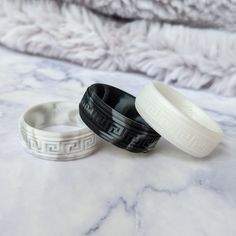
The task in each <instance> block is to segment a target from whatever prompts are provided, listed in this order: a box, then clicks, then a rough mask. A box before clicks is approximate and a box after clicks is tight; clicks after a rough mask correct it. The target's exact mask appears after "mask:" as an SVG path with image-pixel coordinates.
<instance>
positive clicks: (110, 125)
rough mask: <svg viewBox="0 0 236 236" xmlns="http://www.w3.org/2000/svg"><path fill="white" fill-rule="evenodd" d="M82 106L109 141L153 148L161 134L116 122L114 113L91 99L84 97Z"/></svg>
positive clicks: (140, 147) (139, 147)
mask: <svg viewBox="0 0 236 236" xmlns="http://www.w3.org/2000/svg"><path fill="white" fill-rule="evenodd" d="M80 107H81V109H82V111H83V113H84V114H85V115H86V116H89V119H90V120H91V121H92V123H93V124H96V128H97V129H99V130H100V131H103V136H107V138H108V139H109V141H112V140H113V141H114V142H117V141H120V142H122V144H123V145H125V146H129V147H131V148H137V149H147V150H150V149H152V148H153V147H154V146H155V145H156V143H157V141H158V139H159V138H160V136H159V135H158V134H156V135H155V134H148V133H147V132H145V131H142V130H138V129H137V130H135V129H132V128H131V127H129V126H128V125H127V124H125V123H124V122H121V121H120V122H119V123H118V122H115V121H114V119H112V117H111V116H112V114H111V115H110V116H109V114H108V113H107V112H105V111H104V110H103V109H101V108H99V107H98V106H97V105H96V104H95V103H94V102H93V101H92V100H91V99H89V98H88V97H86V94H85V96H84V97H83V99H82V101H81V103H80Z"/></svg>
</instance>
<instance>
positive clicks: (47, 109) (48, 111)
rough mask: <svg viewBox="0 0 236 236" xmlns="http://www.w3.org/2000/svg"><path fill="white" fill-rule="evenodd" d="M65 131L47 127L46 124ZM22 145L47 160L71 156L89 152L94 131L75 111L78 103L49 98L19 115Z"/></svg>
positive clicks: (93, 146) (72, 157) (70, 158)
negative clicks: (47, 101)
mask: <svg viewBox="0 0 236 236" xmlns="http://www.w3.org/2000/svg"><path fill="white" fill-rule="evenodd" d="M54 126H55V127H56V126H57V127H61V128H63V127H64V129H66V131H63V132H62V131H60V132H59V131H50V127H51V128H52V127H54ZM19 130H20V134H21V137H22V138H21V141H22V144H23V146H24V147H25V148H26V149H27V151H28V152H30V153H31V154H33V155H35V156H37V157H40V158H43V159H48V160H61V161H67V160H75V159H79V158H82V157H85V156H88V155H89V154H91V153H92V152H93V151H94V150H95V148H96V135H95V134H94V133H93V132H92V131H91V130H90V129H89V128H88V127H87V126H86V125H85V124H84V123H83V121H82V120H81V119H80V117H79V115H78V104H77V103H73V102H50V103H44V104H40V105H37V106H34V107H32V108H30V109H29V110H28V111H26V112H25V113H24V115H23V116H22V117H21V118H20V122H19Z"/></svg>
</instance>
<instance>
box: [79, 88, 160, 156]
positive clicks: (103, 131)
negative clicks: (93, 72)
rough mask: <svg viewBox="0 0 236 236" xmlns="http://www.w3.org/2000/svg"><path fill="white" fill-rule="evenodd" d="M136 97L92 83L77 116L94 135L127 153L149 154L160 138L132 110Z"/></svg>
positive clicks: (134, 110)
mask: <svg viewBox="0 0 236 236" xmlns="http://www.w3.org/2000/svg"><path fill="white" fill-rule="evenodd" d="M134 102H135V98H134V97H133V96H132V95H130V94H128V93H126V92H124V91H122V90H120V89H118V88H115V87H112V86H109V85H105V84H93V85H92V86H90V87H89V88H88V89H87V91H86V92H85V94H84V96H83V98H82V100H81V102H80V105H79V110H80V116H81V118H82V120H83V121H84V123H85V124H86V125H87V126H88V127H89V128H90V129H91V130H93V131H94V132H95V133H96V134H97V135H99V136H100V137H101V138H103V139H105V140H106V141H108V142H110V143H112V144H114V145H115V146H117V147H120V148H123V149H125V150H127V151H130V152H148V151H150V150H152V149H153V148H154V146H155V145H156V143H157V141H158V139H159V138H160V135H159V134H158V133H156V132H155V131H154V130H153V129H152V128H151V127H150V126H149V125H148V124H147V123H146V122H145V121H144V120H143V119H142V117H141V116H140V115H139V114H138V112H137V111H136V109H135V105H134Z"/></svg>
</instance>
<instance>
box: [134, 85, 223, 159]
mask: <svg viewBox="0 0 236 236" xmlns="http://www.w3.org/2000/svg"><path fill="white" fill-rule="evenodd" d="M135 106H136V109H137V110H138V112H139V113H140V115H141V116H142V117H143V119H144V120H145V121H146V122H147V123H148V124H149V125H150V126H151V127H152V128H153V129H155V130H156V131H157V132H159V133H160V134H161V136H163V137H164V138H165V139H167V140H168V141H169V142H170V143H172V144H174V145H175V146H177V147H178V148H179V149H181V150H183V151H185V152H186V153H188V154H190V155H192V156H195V157H204V156H207V155H208V154H209V153H210V152H211V151H212V150H213V149H214V148H215V147H216V145H217V144H218V143H219V142H220V140H221V138H222V137H223V132H222V130H221V128H220V127H219V125H218V124H217V123H216V122H215V121H213V120H212V119H211V118H210V117H209V116H208V115H207V114H206V113H205V112H204V111H203V110H201V109H200V108H198V107H197V106H196V105H194V104H193V103H192V102H190V101H189V100H188V99H187V98H186V97H184V96H183V95H181V94H179V93H178V92H176V91H175V90H173V89H171V88H170V87H168V86H166V85H165V84H163V83H161V82H159V81H153V82H151V83H149V84H148V85H147V86H146V87H145V88H144V89H143V90H142V91H141V93H140V94H139V95H138V96H137V98H136V102H135Z"/></svg>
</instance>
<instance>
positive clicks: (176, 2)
mask: <svg viewBox="0 0 236 236" xmlns="http://www.w3.org/2000/svg"><path fill="white" fill-rule="evenodd" d="M57 1H64V2H73V3H81V4H83V5H85V6H87V7H89V8H92V9H95V10H97V11H100V12H102V13H105V14H110V15H117V16H121V17H124V18H128V19H140V18H141V19H149V20H158V21H165V22H172V23H182V24H185V25H192V26H198V27H204V28H205V27H214V28H223V29H227V30H229V31H235V30H236V17H235V14H236V1H235V0H233V1H232V0H99V1H98V0H57Z"/></svg>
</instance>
